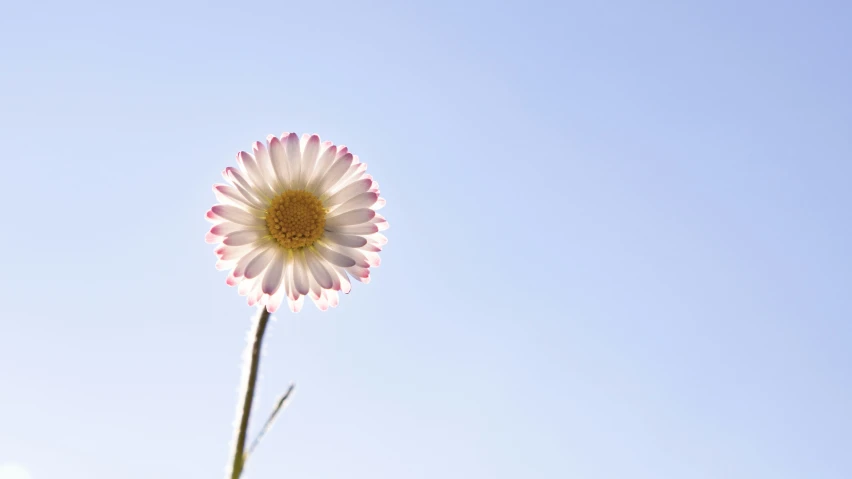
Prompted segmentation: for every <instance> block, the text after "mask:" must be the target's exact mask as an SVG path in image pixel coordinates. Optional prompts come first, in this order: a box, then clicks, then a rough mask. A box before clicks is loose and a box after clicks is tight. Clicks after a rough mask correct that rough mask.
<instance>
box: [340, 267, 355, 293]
mask: <svg viewBox="0 0 852 479" xmlns="http://www.w3.org/2000/svg"><path fill="white" fill-rule="evenodd" d="M336 272H337V279H338V280H339V281H340V291H343V293H344V294H349V292H350V291H352V283H350V282H349V276H348V275H347V274H346V270H344V269H342V268H338V269H337V270H336Z"/></svg>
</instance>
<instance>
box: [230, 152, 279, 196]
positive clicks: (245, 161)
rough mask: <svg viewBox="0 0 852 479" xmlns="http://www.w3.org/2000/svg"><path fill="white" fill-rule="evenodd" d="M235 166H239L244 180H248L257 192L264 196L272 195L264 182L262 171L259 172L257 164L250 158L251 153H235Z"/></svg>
mask: <svg viewBox="0 0 852 479" xmlns="http://www.w3.org/2000/svg"><path fill="white" fill-rule="evenodd" d="M237 164H238V165H240V169H242V170H243V172H244V173H245V175H246V178H248V180H249V182H250V183H251V184H252V186H254V187H255V189H256V190H259V191H261V192H263V193H264V194H270V193H272V188H270V187H269V184H268V183H267V182H266V178H264V177H263V171H261V169H260V166H259V165H258V164H257V162H256V161H255V159H254V157H253V156H251V153H248V152H246V151H241V152H239V153H237Z"/></svg>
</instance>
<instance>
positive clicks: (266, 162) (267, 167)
mask: <svg viewBox="0 0 852 479" xmlns="http://www.w3.org/2000/svg"><path fill="white" fill-rule="evenodd" d="M251 149H252V153H253V154H254V159H255V161H257V165H258V166H259V167H260V171H261V172H262V173H263V177H264V178H265V179H266V182H267V184H268V185H269V186H270V187H271V190H270V193H271V194H275V192H276V191H278V190H280V189H281V185H280V182H279V181H278V175H277V174H276V173H275V168H273V166H272V159H271V158H270V157H269V151H268V150H267V148H266V144H265V143H263V142H260V141H256V142H254V145H252V148H251Z"/></svg>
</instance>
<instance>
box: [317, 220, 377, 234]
mask: <svg viewBox="0 0 852 479" xmlns="http://www.w3.org/2000/svg"><path fill="white" fill-rule="evenodd" d="M325 230H326V231H331V232H334V233H340V234H347V235H369V234H373V233H375V232H377V231H379V226H378V225H375V224H373V223H361V224H360V225H350V226H329V225H328V224H326V226H325Z"/></svg>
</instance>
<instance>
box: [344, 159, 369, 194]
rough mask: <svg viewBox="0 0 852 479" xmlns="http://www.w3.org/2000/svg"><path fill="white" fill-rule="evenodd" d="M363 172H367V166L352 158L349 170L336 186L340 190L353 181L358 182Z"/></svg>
mask: <svg viewBox="0 0 852 479" xmlns="http://www.w3.org/2000/svg"><path fill="white" fill-rule="evenodd" d="M365 171H367V164H366V163H359V162H358V157H357V156H356V157H354V158H353V161H352V166H350V167H349V170H348V171H347V172H346V173H345V174H344V175H343V177H341V178H340V180H339V184H338V186H339V187H341V188H342V187H343V186H344V184H349V183H351V182H353V181H356V180H359V179H360V178H361V175H362V174H363V173H364V172H365ZM371 179H372V178H371Z"/></svg>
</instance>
